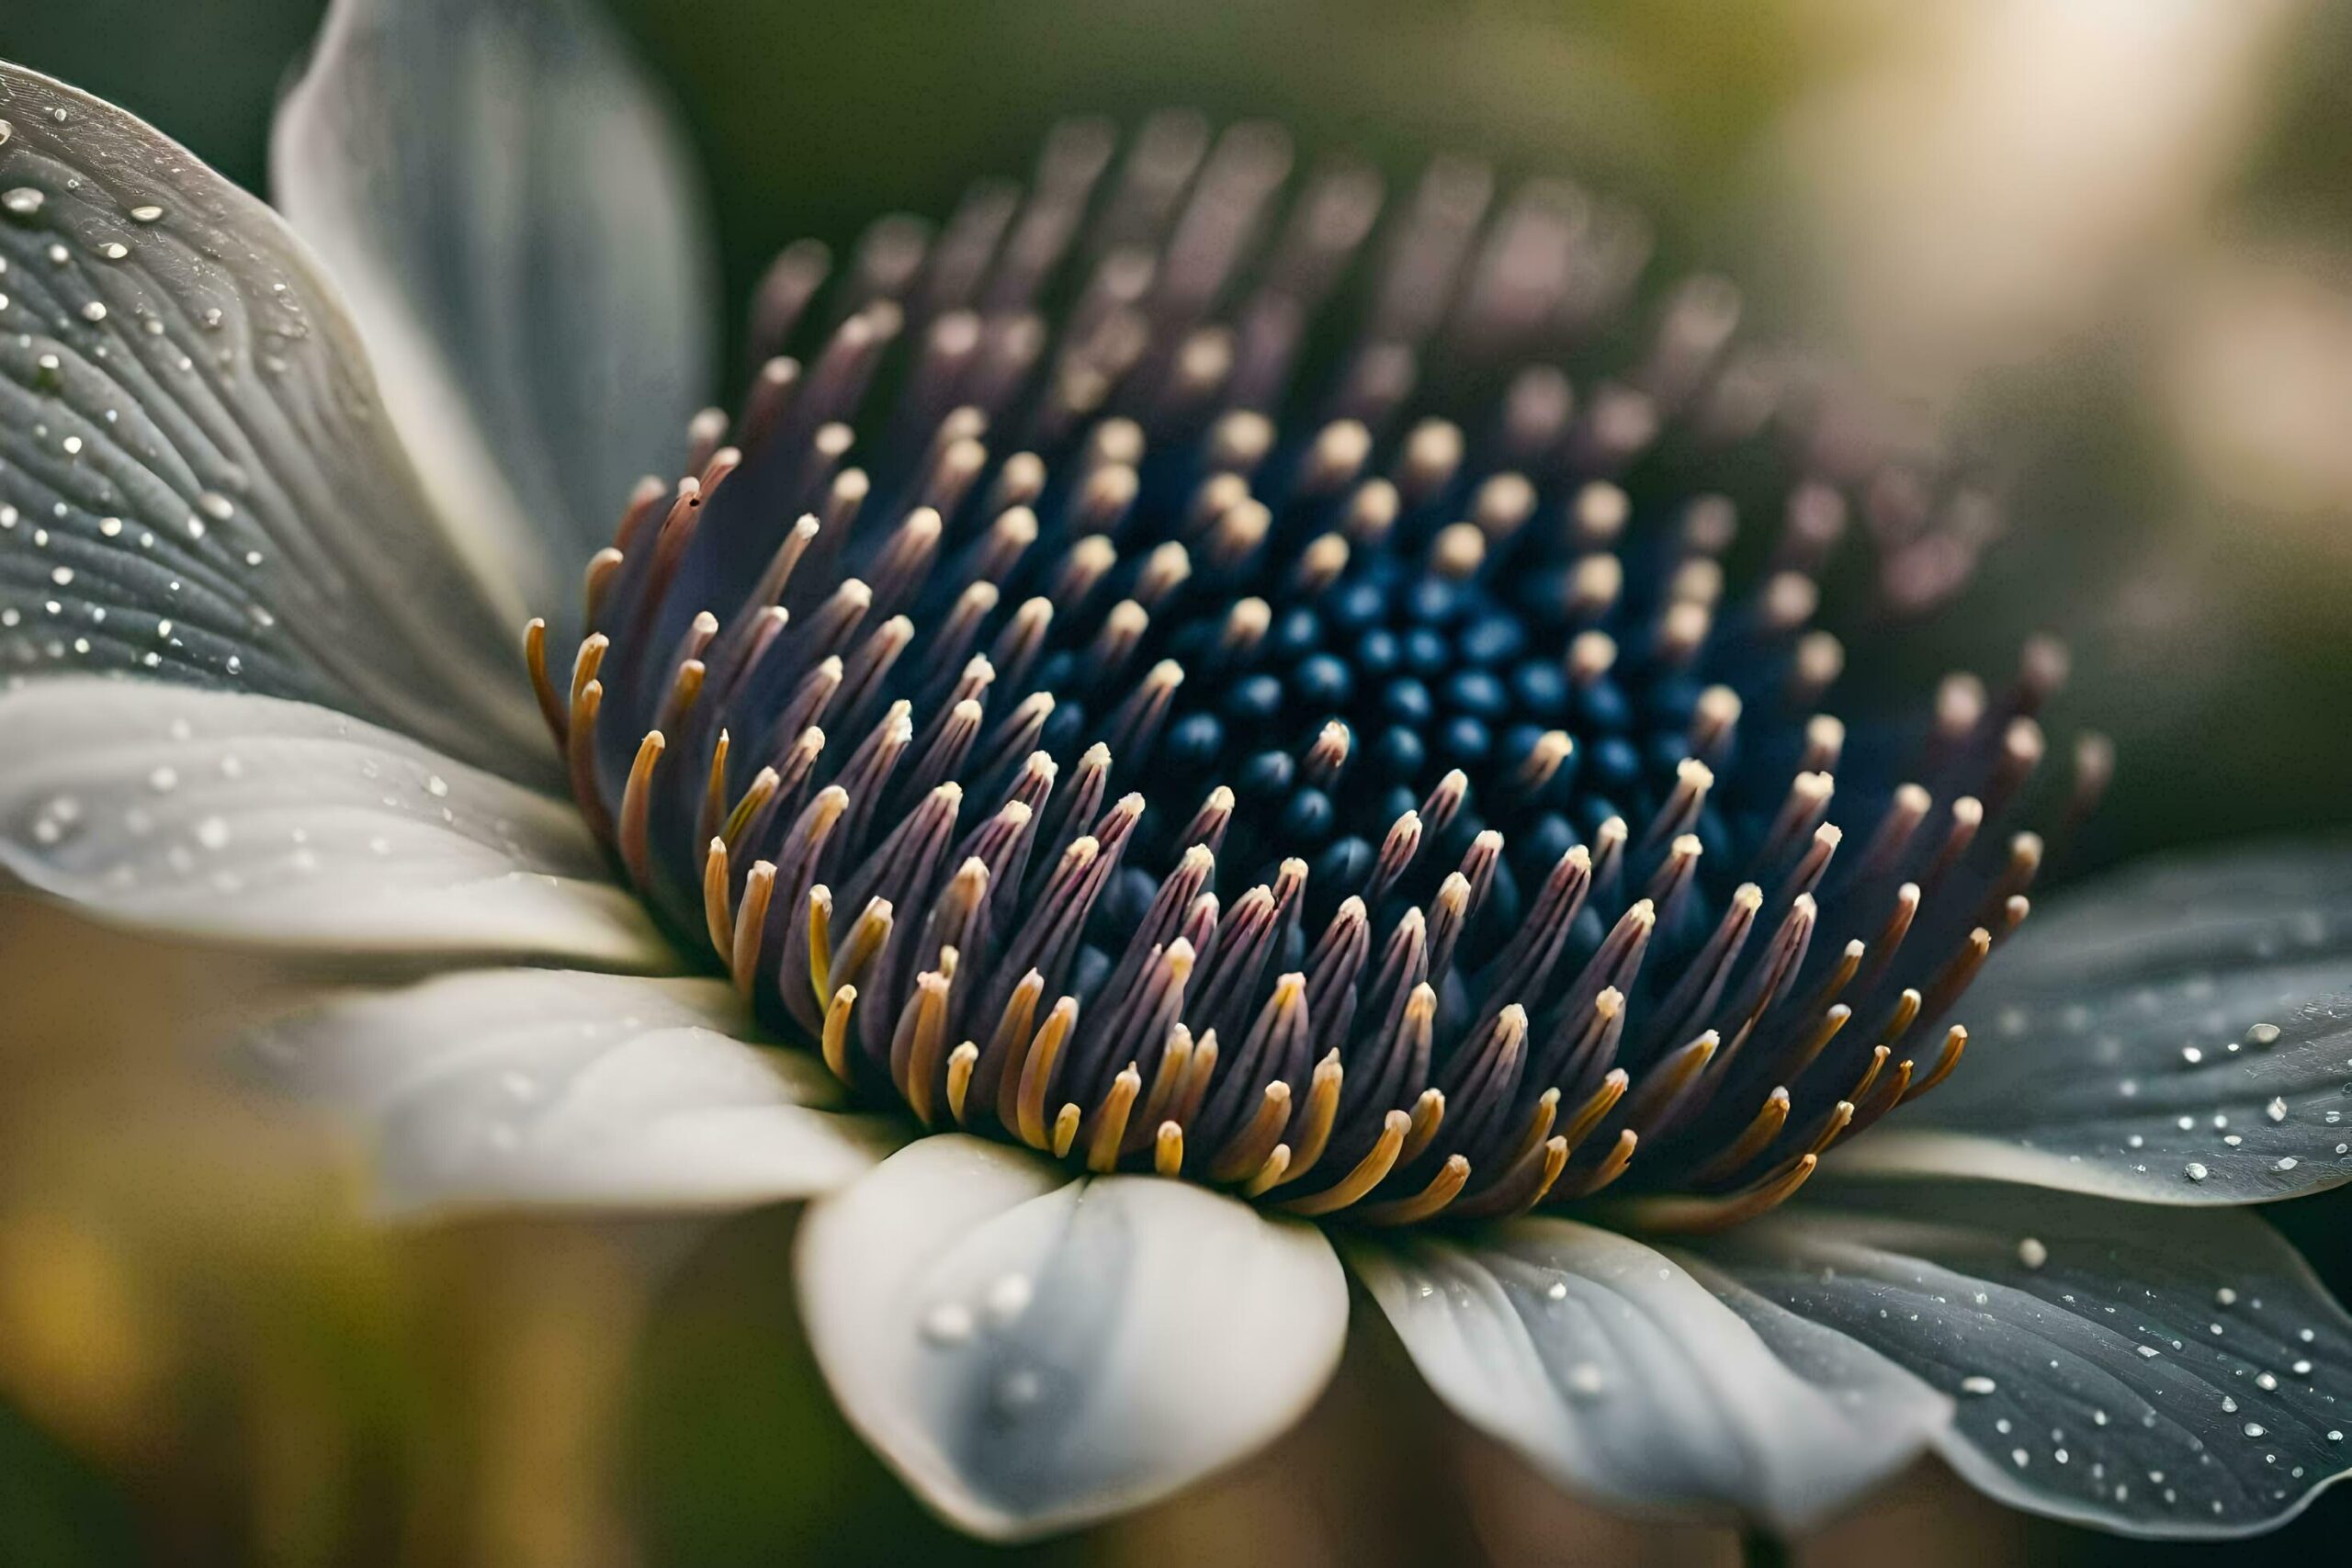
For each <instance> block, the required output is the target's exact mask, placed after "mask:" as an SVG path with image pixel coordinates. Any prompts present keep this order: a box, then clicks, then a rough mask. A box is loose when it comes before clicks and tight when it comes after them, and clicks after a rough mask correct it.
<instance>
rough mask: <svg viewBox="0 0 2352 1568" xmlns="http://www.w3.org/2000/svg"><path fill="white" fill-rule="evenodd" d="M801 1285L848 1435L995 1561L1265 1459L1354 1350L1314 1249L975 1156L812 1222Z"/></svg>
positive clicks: (1266, 1227)
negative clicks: (984, 1545) (989, 1541)
mask: <svg viewBox="0 0 2352 1568" xmlns="http://www.w3.org/2000/svg"><path fill="white" fill-rule="evenodd" d="M795 1265H796V1269H797V1274H798V1277H799V1283H800V1299H801V1312H802V1317H803V1319H804V1320H805V1322H806V1323H807V1325H808V1329H809V1342H810V1344H811V1345H812V1346H813V1347H814V1348H815V1349H816V1353H817V1359H818V1363H819V1364H820V1366H822V1367H823V1368H824V1370H825V1376H826V1378H827V1380H828V1381H829V1382H831V1385H832V1389H833V1394H834V1397H836V1398H837V1399H839V1400H840V1401H841V1404H842V1409H843V1411H844V1412H846V1413H847V1415H848V1416H849V1418H850V1421H851V1423H852V1424H853V1425H854V1426H855V1427H857V1429H858V1430H859V1431H860V1432H862V1433H864V1434H865V1438H866V1439H867V1440H868V1441H869V1442H871V1443H873V1444H874V1446H875V1447H876V1449H878V1450H881V1453H882V1456H883V1458H884V1459H886V1460H888V1461H889V1462H890V1464H891V1465H892V1466H893V1467H894V1468H895V1469H896V1470H897V1471H898V1472H899V1474H900V1475H901V1476H903V1477H904V1478H905V1479H906V1481H907V1483H908V1484H909V1485H910V1486H911V1487H913V1488H914V1490H915V1492H916V1493H917V1494H918V1495H920V1496H921V1497H922V1499H923V1500H924V1501H925V1502H926V1503H928V1504H930V1505H931V1506H933V1508H935V1509H937V1510H938V1511H939V1512H940V1513H941V1514H943V1515H944V1516H945V1517H947V1518H949V1519H950V1520H952V1521H953V1522H955V1523H956V1524H957V1525H959V1526H961V1527H962V1528H964V1529H967V1530H970V1531H973V1532H974V1533H976V1534H979V1535H984V1536H988V1537H990V1538H993V1539H998V1540H1015V1539H1025V1538H1030V1537H1035V1536H1038V1535H1043V1534H1046V1533H1048V1532H1050V1531H1054V1530H1057V1529H1069V1528H1070V1527H1072V1526H1075V1525H1078V1524H1081V1523H1084V1522H1085V1521H1087V1520H1090V1519H1095V1518H1100V1517H1103V1516H1104V1515H1108V1514H1113V1513H1117V1512H1120V1511H1122V1510H1124V1509H1127V1508H1133V1507H1138V1506H1142V1505H1143V1504H1145V1503H1148V1502H1150V1501H1152V1500H1154V1499H1156V1498H1159V1497H1161V1496H1165V1495H1168V1494H1169V1493H1171V1492H1174V1491H1176V1490H1177V1489H1178V1488H1180V1487H1182V1486H1184V1485H1186V1484H1188V1483H1191V1482H1193V1481H1195V1480H1197V1479H1199V1478H1200V1477H1201V1476H1204V1475H1206V1474H1207V1473H1209V1472H1211V1471H1214V1470H1216V1469H1217V1468H1219V1467H1220V1466H1223V1465H1225V1464H1227V1463H1230V1462H1231V1461H1234V1460H1237V1459H1238V1458H1240V1457H1241V1456H1242V1455H1244V1454H1246V1453H1249V1452H1250V1451H1251V1450H1255V1449H1257V1448H1258V1447H1260V1446H1261V1445H1262V1444H1263V1443H1265V1442H1267V1441H1268V1440H1269V1439H1271V1438H1273V1437H1274V1436H1275V1435H1276V1434H1278V1433H1280V1432H1281V1431H1282V1430H1283V1428H1285V1427H1288V1426H1289V1425H1290V1424H1291V1423H1292V1422H1293V1421H1294V1420H1295V1419H1296V1418H1297V1417H1298V1416H1299V1415H1300V1414H1301V1413H1303V1412H1304V1411H1305V1410H1306V1406H1307V1405H1308V1404H1310V1403H1311V1402H1312V1401H1313V1400H1314V1398H1315V1396H1316V1394H1317V1393H1318V1392H1319V1391H1320V1390H1321V1389H1322V1387H1323V1384H1324V1382H1326V1381H1327V1380H1328V1379H1329V1376H1330V1373H1331V1370H1332V1368H1333V1367H1334V1366H1335V1365H1336V1364H1337V1362H1338V1359H1339V1355H1340V1345H1341V1342H1342V1340H1343V1339H1344V1337H1345V1334H1346V1328H1347V1315H1348V1292H1347V1283H1346V1280H1345V1278H1344V1277H1343V1275H1342V1274H1341V1272H1340V1265H1339V1260H1338V1259H1337V1258H1335V1257H1333V1256H1332V1253H1331V1248H1330V1246H1329V1243H1328V1242H1326V1241H1325V1240H1324V1239H1323V1237H1322V1235H1321V1234H1320V1233H1319V1232H1317V1231H1315V1230H1313V1229H1311V1228H1308V1227H1306V1226H1304V1225H1298V1224H1291V1223H1288V1222H1282V1221H1273V1220H1269V1219H1266V1218H1264V1217H1263V1216H1261V1214H1259V1213H1258V1212H1257V1211H1256V1210H1254V1209H1251V1208H1250V1207H1249V1206H1248V1205H1247V1204H1244V1203H1241V1202H1238V1201H1236V1200H1234V1199H1231V1198H1227V1197H1224V1196H1222V1195H1220V1194H1217V1193H1214V1192H1211V1191H1208V1190H1205V1189H1204V1188H1200V1187H1195V1186H1193V1185H1191V1184H1190V1183H1186V1182H1180V1181H1169V1180H1163V1179H1159V1178H1158V1177H1141V1176H1118V1177H1104V1178H1096V1179H1081V1180H1078V1181H1070V1180H1069V1179H1068V1178H1067V1176H1066V1174H1065V1173H1064V1172H1062V1171H1060V1170H1057V1169H1056V1168H1053V1167H1051V1166H1048V1165H1046V1163H1044V1162H1043V1161H1042V1160H1038V1159H1035V1158H1033V1157H1031V1156H1028V1155H1027V1154H1026V1153H1024V1152H1023V1151H1020V1150H1016V1149H1012V1148H1009V1147H1007V1146H1005V1145H1001V1144H990V1143H983V1142H981V1141H979V1140H978V1139H975V1138H969V1137H964V1136H961V1135H956V1136H949V1137H935V1138H925V1139H923V1140H922V1141H921V1142H919V1143H916V1144H913V1145H910V1146H909V1147H907V1148H905V1149H902V1150H900V1151H899V1153H898V1154H896V1155H893V1156H891V1157H890V1158H889V1159H888V1160H886V1161H885V1162H884V1163H883V1164H882V1166H881V1168H879V1169H877V1170H876V1171H875V1172H874V1173H873V1174H872V1175H870V1176H867V1177H865V1179H862V1180H860V1181H858V1182H856V1183H855V1184H854V1185H853V1186H851V1187H849V1188H847V1189H845V1190H842V1191H841V1192H838V1193H835V1194H834V1195H833V1196H831V1197H830V1198H827V1199H824V1200H822V1201H820V1202H819V1203H817V1204H816V1205H815V1206H814V1207H813V1208H811V1209H810V1211H809V1215H808V1218H807V1219H806V1220H805V1221H804V1222H803V1223H802V1226H801V1232H800V1242H799V1249H798V1253H797V1258H796V1260H795Z"/></svg>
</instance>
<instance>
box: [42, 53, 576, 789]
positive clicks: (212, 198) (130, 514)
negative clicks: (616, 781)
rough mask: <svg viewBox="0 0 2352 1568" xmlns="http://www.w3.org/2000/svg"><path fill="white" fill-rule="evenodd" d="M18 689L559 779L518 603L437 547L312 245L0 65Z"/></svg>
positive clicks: (135, 132) (91, 105)
mask: <svg viewBox="0 0 2352 1568" xmlns="http://www.w3.org/2000/svg"><path fill="white" fill-rule="evenodd" d="M52 109H57V110H62V111H65V112H64V118H63V119H62V122H61V121H60V120H58V119H56V118H52V116H51V112H50V111H51V110H52ZM0 118H6V119H8V120H9V121H10V122H11V123H12V124H13V125H14V126H15V127H16V130H15V133H14V134H13V135H11V136H10V137H9V138H8V139H7V141H6V142H0V191H6V192H7V193H8V194H9V195H10V196H11V197H14V198H15V199H14V200H12V201H11V202H9V203H8V204H7V206H6V209H5V210H0V262H5V263H6V272H5V273H0V675H6V674H12V673H22V672H46V671H61V670H70V671H107V672H115V671H127V672H130V673H132V674H139V675H153V676H155V677H158V678H161V679H165V680H172V681H178V682H188V683H193V684H198V685H205V686H213V687H225V688H231V689H238V690H246V691H255V692H263V693H267V694H273V695H280V696H290V697H300V698H303V699H306V700H311V701H316V702H320V703H324V704H326V705H331V706H334V707H339V708H342V709H343V710H345V711H346V712H349V713H356V714H358V715H361V716H365V717H368V718H371V719H375V720H378V721H379V722H382V723H386V724H390V725H392V726H395V727H397V728H401V729H404V730H406V731H408V732H409V733H411V734H413V735H416V736H418V737H420V738H422V739H426V740H429V741H431V742H432V743H433V744H435V745H436V746H438V747H440V748H441V749H442V750H446V751H448V752H450V753H451V754H453V755H456V756H460V757H463V758H465V759H467V760H468V761H475V762H479V763H481V764H483V765H485V766H490V767H495V768H500V769H502V770H503V771H506V772H510V773H518V774H521V773H529V772H531V771H533V770H534V768H535V767H536V768H537V769H538V770H539V771H542V772H548V773H551V772H552V771H553V762H552V758H551V757H550V755H549V751H548V746H547V744H546V741H545V739H544V734H543V731H541V730H540V729H539V728H538V727H537V716H536V713H535V712H534V709H533V705H532V703H531V700H530V696H529V692H528V688H527V683H526V682H525V681H524V680H523V678H522V674H521V667H520V665H521V661H520V660H518V659H517V658H516V657H515V641H514V637H515V634H514V632H513V630H512V629H511V628H513V627H515V626H517V625H519V619H518V618H517V617H519V615H521V613H522V612H521V609H520V606H519V604H507V603H500V602H498V601H497V600H496V599H495V598H494V597H493V596H492V595H491V594H490V593H489V592H488V591H487V590H485V589H483V588H482V587H481V586H480V584H479V582H478V580H477V579H475V578H474V576H473V575H472V573H471V571H470V570H469V567H468V564H467V563H466V561H465V558H464V552H463V547H464V542H465V541H464V538H463V536H461V535H459V534H458V533H455V532H443V531H440V530H438V529H436V528H435V526H434V525H433V523H432V520H431V513H430V511H429V509H428V507H427V506H426V504H425V502H424V491H422V490H421V489H420V488H419V485H418V482H417V478H416V475H415V472H414V470H413V468H411V467H410V464H409V459H408V457H407V456H406V455H405V454H404V453H403V452H402V451H401V447H400V445H399V441H398V438H397V437H396V436H395V434H393V431H392V428H391V422H390V418H389V417H388V416H387V415H386V413H385V411H384V405H383V404H382V402H381V401H380V400H379V398H378V394H377V389H376V386H375V382H374V378H373V375H372V373H371V372H370V370H369V369H368V364H367V360H366V357H365V355H363V353H362V351H361V349H360V345H359V341H358V335H357V333H356V332H355V331H354V330H353V328H352V326H351V324H350V322H349V321H347V320H346V319H345V316H344V313H343V307H342V305H341V304H340V303H339V302H338V300H337V299H336V297H335V295H334V290H333V288H331V287H330V286H329V284H328V283H327V281H326V280H325V278H324V277H323V276H322V275H321V274H320V272H319V270H318V268H317V265H316V263H315V262H314V261H313V260H312V259H311V256H310V254H309V253H308V252H307V251H306V250H304V248H303V247H302V245H301V244H300V242H299V241H297V240H295V239H294V238H293V236H292V235H290V234H289V233H288V232H287V231H286V228H285V226H284V225H283V224H282V223H280V222H279V221H278V220H277V216H276V215H275V214H273V213H272V212H271V211H270V210H269V209H267V208H266V207H264V206H263V205H262V204H261V203H260V202H258V201H255V200H254V198H253V197H249V196H247V195H245V194H244V193H243V191H240V190H238V189H237V188H236V187H235V186H232V185H230V184H229V183H228V182H227V181H226V180H223V179H222V178H220V175H216V174H214V173H213V172H212V171H211V170H210V169H208V168H206V167H205V166H204V164H202V163H201V162H200V161H199V160H198V159H197V158H196V157H195V156H194V155H192V154H191V153H189V152H187V151H186V150H185V149H183V148H180V147H177V146H175V145H173V143H172V142H170V141H167V140H165V139H164V137H163V136H161V135H159V134H157V133H156V132H155V131H153V130H150V129H149V128H148V127H146V126H144V125H142V124H141V123H140V122H139V121H138V120H136V119H134V118H131V117H130V115H127V114H125V113H123V112H122V111H121V110H120V109H118V108H115V107H112V106H110V105H107V104H104V103H101V102H99V101H98V100H96V99H95V98H91V97H88V96H85V95H83V94H80V93H77V92H75V91H74V90H73V89H72V88H70V87H67V86H64V85H61V84H59V83H55V82H51V81H50V80H49V79H48V78H46V77H43V76H39V75H36V74H34V73H31V72H28V71H24V70H21V69H19V68H17V67H16V66H11V65H6V64H0Z"/></svg>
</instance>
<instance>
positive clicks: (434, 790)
mask: <svg viewBox="0 0 2352 1568" xmlns="http://www.w3.org/2000/svg"><path fill="white" fill-rule="evenodd" d="M424 793H425V794H427V795H431V796H432V797H433V798H434V799H435V800H445V799H447V798H448V795H449V781H448V780H447V779H445V778H443V777H442V776H441V775H440V774H439V773H427V774H426V775H425V777H424Z"/></svg>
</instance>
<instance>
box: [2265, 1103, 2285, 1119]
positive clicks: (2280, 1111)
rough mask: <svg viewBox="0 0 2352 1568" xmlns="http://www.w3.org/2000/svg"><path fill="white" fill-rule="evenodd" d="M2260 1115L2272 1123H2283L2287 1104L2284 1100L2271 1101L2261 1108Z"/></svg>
mask: <svg viewBox="0 0 2352 1568" xmlns="http://www.w3.org/2000/svg"><path fill="white" fill-rule="evenodd" d="M2262 1113H2263V1114H2264V1115H2265V1116H2267V1117H2269V1118H2270V1119H2271V1120H2272V1121H2273V1122H2284V1121H2285V1120H2286V1119H2287V1102H2286V1101H2285V1100H2272V1101H2271V1102H2270V1103H2269V1104H2267V1105H2266V1106H2264V1107H2263V1108H2262Z"/></svg>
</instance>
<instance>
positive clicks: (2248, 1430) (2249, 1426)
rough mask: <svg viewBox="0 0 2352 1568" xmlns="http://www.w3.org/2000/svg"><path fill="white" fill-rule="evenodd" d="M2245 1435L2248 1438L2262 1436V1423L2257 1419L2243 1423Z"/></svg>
mask: <svg viewBox="0 0 2352 1568" xmlns="http://www.w3.org/2000/svg"><path fill="white" fill-rule="evenodd" d="M2245 1435H2246V1436H2247V1437H2249V1438H2258V1437H2260V1436H2262V1423H2261V1422H2259V1421H2249V1422H2247V1423H2246V1424H2245Z"/></svg>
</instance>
